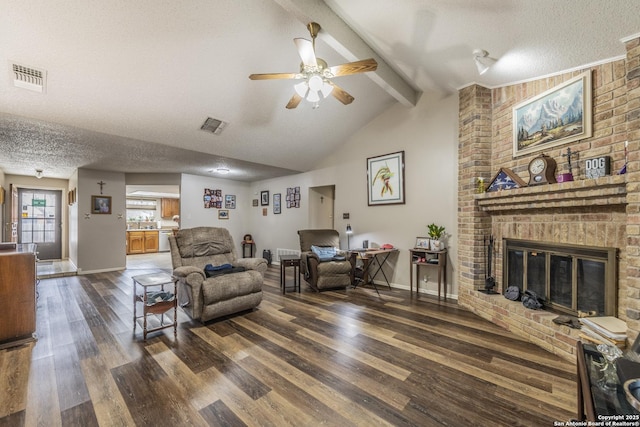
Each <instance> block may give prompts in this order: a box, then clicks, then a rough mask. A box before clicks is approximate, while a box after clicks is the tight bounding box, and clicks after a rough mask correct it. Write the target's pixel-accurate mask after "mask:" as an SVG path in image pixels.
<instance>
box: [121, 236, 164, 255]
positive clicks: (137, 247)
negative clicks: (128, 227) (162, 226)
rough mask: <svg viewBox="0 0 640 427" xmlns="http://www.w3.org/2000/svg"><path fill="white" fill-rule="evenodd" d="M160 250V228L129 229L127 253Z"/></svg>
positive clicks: (145, 252) (144, 252)
mask: <svg viewBox="0 0 640 427" xmlns="http://www.w3.org/2000/svg"><path fill="white" fill-rule="evenodd" d="M153 252H158V230H137V231H127V255H131V254H147V253H153Z"/></svg>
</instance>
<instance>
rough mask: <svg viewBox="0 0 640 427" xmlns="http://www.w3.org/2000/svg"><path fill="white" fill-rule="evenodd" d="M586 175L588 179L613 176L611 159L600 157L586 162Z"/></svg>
mask: <svg viewBox="0 0 640 427" xmlns="http://www.w3.org/2000/svg"><path fill="white" fill-rule="evenodd" d="M584 174H585V176H586V177H587V178H599V177H601V176H605V175H609V174H611V157H609V156H600V157H596V158H593V159H587V160H585V161H584Z"/></svg>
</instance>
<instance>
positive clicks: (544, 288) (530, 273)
mask: <svg viewBox="0 0 640 427" xmlns="http://www.w3.org/2000/svg"><path fill="white" fill-rule="evenodd" d="M503 247H504V257H505V260H504V261H505V262H504V264H503V265H504V266H505V268H504V271H503V280H504V283H505V284H506V286H512V285H513V286H518V287H519V288H520V289H523V290H526V289H529V290H532V291H534V292H535V293H536V294H538V296H540V297H541V298H542V299H544V300H545V303H546V305H547V306H549V307H551V308H553V309H556V310H558V311H562V312H565V313H569V314H573V315H577V314H578V312H579V311H584V312H596V313H597V315H599V316H615V314H616V292H617V277H616V249H615V248H594V247H589V246H572V245H559V244H541V243H539V242H530V241H524V240H513V239H505V241H504V246H503Z"/></svg>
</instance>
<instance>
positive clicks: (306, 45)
mask: <svg viewBox="0 0 640 427" xmlns="http://www.w3.org/2000/svg"><path fill="white" fill-rule="evenodd" d="M293 42H294V43H295V44H296V47H297V48H298V55H300V59H302V63H303V64H304V65H307V66H309V65H312V66H314V67H317V66H318V61H316V53H315V52H314V51H313V43H312V42H310V41H309V40H307V39H301V38H297V39H293Z"/></svg>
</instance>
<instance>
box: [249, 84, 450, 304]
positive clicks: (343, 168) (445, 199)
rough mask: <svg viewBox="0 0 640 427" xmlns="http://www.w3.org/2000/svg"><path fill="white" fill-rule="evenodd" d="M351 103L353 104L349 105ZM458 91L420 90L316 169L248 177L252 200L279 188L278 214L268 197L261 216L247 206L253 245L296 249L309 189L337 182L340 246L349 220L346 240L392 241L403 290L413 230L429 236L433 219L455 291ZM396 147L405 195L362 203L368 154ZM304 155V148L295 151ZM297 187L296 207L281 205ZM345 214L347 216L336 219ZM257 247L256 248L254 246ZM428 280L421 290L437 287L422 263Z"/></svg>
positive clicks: (304, 225)
mask: <svg viewBox="0 0 640 427" xmlns="http://www.w3.org/2000/svg"><path fill="white" fill-rule="evenodd" d="M352 107H353V108H355V107H356V106H355V104H354V106H352ZM457 146H458V96H457V95H452V96H450V97H448V98H445V99H439V98H436V97H435V96H432V95H427V94H425V95H423V96H422V98H421V100H420V102H419V103H418V105H417V106H416V107H414V108H410V109H408V108H406V107H403V106H401V105H396V106H394V107H392V108H390V109H389V110H388V111H386V112H384V113H383V114H381V115H380V116H379V117H377V118H376V119H374V120H373V121H372V122H371V123H369V124H368V125H367V126H366V127H364V128H363V129H361V130H360V131H358V132H357V133H356V134H354V135H353V136H352V137H351V138H350V139H349V140H348V141H346V142H345V144H344V145H343V147H342V148H341V149H340V150H337V151H336V152H335V153H334V154H333V155H332V156H329V157H328V158H327V159H324V160H323V161H322V162H321V164H320V165H319V167H318V169H316V170H314V171H311V172H307V173H302V174H299V175H294V176H288V177H284V178H276V179H271V180H265V181H260V182H255V183H252V186H251V187H252V192H253V196H252V197H253V198H259V194H260V191H263V190H268V191H270V196H272V195H273V193H282V194H283V208H282V214H280V215H274V214H273V210H272V205H271V203H272V201H271V203H270V205H269V207H268V213H267V216H262V206H259V207H257V208H252V209H251V216H250V218H251V224H252V228H253V230H254V231H253V233H252V234H253V237H254V239H255V240H256V242H257V245H258V246H259V249H260V250H261V249H262V248H265V247H267V248H270V249H272V251H275V249H276V248H284V249H299V241H298V236H297V230H299V229H303V228H308V224H309V218H310V215H309V211H308V205H309V203H308V201H309V193H308V188H309V187H317V186H324V185H335V228H336V229H337V230H338V231H339V232H340V236H341V246H342V247H346V235H345V233H344V230H345V228H346V225H347V223H349V224H351V226H352V228H353V232H354V234H353V235H352V236H351V246H352V247H358V246H361V245H362V240H364V239H368V240H369V245H370V246H378V245H381V244H384V243H391V244H392V245H394V246H395V247H396V248H399V249H400V250H401V252H400V253H399V254H398V256H397V257H396V258H395V259H394V258H390V261H392V263H393V264H394V265H395V268H394V270H393V271H392V272H391V271H390V272H389V273H390V274H391V276H389V274H388V275H387V276H388V277H389V279H390V281H391V282H392V283H393V284H394V285H395V286H398V287H402V288H407V289H408V288H409V265H410V263H409V252H408V249H409V248H412V247H413V246H414V243H415V238H416V237H418V236H426V235H427V225H428V224H430V223H431V222H435V223H437V224H439V225H444V226H445V227H446V233H447V234H448V239H447V245H448V248H449V254H448V272H447V281H448V283H449V288H448V293H449V294H450V295H457V283H456V274H455V271H456V265H457V248H456V247H455V242H456V240H457V208H458V206H457V191H458V182H457V176H458V166H457V165H458V158H457V156H458V153H457ZM397 151H404V152H405V196H406V203H405V204H403V205H389V206H368V205H367V178H366V164H367V158H368V157H373V156H378V155H382V154H388V153H393V152H397ZM301 155H302V153H301ZM296 186H300V187H301V192H302V203H301V207H300V208H299V209H287V208H286V202H285V201H284V195H285V194H286V188H287V187H296ZM343 213H349V215H350V218H349V219H348V220H344V219H342V214H343ZM259 253H261V252H259ZM425 275H428V276H429V277H430V280H429V282H428V283H427V284H426V285H425V284H424V283H421V285H420V286H421V289H425V290H427V291H428V292H430V293H436V292H437V281H436V280H437V270H436V269H435V268H425V267H423V268H422V270H421V277H424V276H425Z"/></svg>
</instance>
